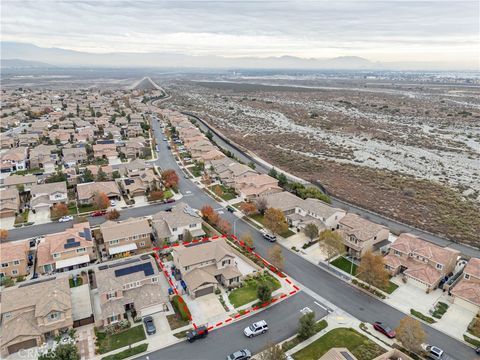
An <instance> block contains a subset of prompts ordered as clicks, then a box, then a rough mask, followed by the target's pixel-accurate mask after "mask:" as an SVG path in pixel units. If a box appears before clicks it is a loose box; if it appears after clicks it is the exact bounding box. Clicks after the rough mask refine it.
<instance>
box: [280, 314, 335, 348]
mask: <svg viewBox="0 0 480 360" xmlns="http://www.w3.org/2000/svg"><path fill="white" fill-rule="evenodd" d="M327 326H328V323H327V320H320V321H319V322H317V323H315V327H314V329H313V330H314V333H313V335H315V334H316V333H319V332H320V331H322V330H323V329H325V328H326V327H327ZM313 335H312V336H313ZM302 341H303V340H301V339H300V338H299V337H298V335H297V336H295V337H294V338H293V339H292V340H288V341H285V342H284V343H283V344H282V350H283V351H288V350H290V349H293V348H294V347H295V346H297V345H298V344H300V343H301V342H302Z"/></svg>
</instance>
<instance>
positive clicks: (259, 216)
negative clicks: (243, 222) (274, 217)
mask: <svg viewBox="0 0 480 360" xmlns="http://www.w3.org/2000/svg"><path fill="white" fill-rule="evenodd" d="M249 217H250V218H252V219H253V220H255V221H256V222H258V223H259V224H262V226H263V227H265V224H264V222H263V215H262V214H260V213H258V214H253V215H249ZM278 235H280V236H281V237H283V238H288V237H289V236H292V235H295V232H293V231H292V230H290V229H287V231H285V232H283V233H281V234H278Z"/></svg>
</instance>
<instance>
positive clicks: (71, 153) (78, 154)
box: [62, 146, 88, 167]
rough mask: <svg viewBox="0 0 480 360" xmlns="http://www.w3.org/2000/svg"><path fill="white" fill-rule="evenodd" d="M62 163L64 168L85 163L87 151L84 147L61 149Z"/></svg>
mask: <svg viewBox="0 0 480 360" xmlns="http://www.w3.org/2000/svg"><path fill="white" fill-rule="evenodd" d="M62 154H63V163H64V164H65V166H66V167H75V166H77V165H78V164H83V163H85V162H87V160H88V155H87V149H86V148H85V147H84V146H80V147H71V148H65V147H64V148H63V149H62Z"/></svg>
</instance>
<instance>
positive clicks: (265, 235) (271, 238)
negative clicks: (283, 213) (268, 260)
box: [263, 232, 277, 242]
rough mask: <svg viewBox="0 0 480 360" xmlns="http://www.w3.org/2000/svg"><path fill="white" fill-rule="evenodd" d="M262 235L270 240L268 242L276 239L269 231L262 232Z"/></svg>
mask: <svg viewBox="0 0 480 360" xmlns="http://www.w3.org/2000/svg"><path fill="white" fill-rule="evenodd" d="M263 237H264V238H265V239H267V240H268V241H270V242H275V241H277V237H276V236H275V235H273V234H270V233H267V232H266V233H264V234H263Z"/></svg>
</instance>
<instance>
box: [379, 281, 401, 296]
mask: <svg viewBox="0 0 480 360" xmlns="http://www.w3.org/2000/svg"><path fill="white" fill-rule="evenodd" d="M397 288H398V285H397V284H395V283H393V282H391V281H389V282H388V285H387V287H386V288H385V289H381V290H383V291H385V292H386V293H387V294H391V293H393V292H394V291H395V290H397Z"/></svg>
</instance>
